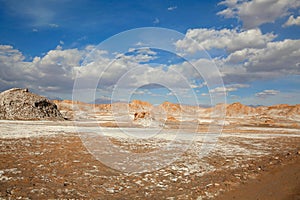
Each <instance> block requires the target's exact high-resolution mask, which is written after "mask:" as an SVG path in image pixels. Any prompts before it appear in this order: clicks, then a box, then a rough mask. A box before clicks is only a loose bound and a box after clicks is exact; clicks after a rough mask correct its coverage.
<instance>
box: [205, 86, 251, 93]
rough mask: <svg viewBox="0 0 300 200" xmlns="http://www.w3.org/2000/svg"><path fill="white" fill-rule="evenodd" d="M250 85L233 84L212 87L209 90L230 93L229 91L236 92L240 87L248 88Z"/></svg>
mask: <svg viewBox="0 0 300 200" xmlns="http://www.w3.org/2000/svg"><path fill="white" fill-rule="evenodd" d="M247 87H249V85H248V84H231V85H227V86H224V87H216V88H214V89H211V90H210V91H209V92H211V93H223V92H225V93H229V92H234V91H237V90H238V89H240V88H247Z"/></svg>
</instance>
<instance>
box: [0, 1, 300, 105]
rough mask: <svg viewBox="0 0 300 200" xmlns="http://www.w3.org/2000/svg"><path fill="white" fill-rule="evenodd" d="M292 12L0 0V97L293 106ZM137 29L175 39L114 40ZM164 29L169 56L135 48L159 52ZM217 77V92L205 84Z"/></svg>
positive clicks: (295, 13)
mask: <svg viewBox="0 0 300 200" xmlns="http://www.w3.org/2000/svg"><path fill="white" fill-rule="evenodd" d="M299 8H300V3H299V1H297V0H289V1H285V0H280V1H278V0H250V1H248V0H247V1H246V0H225V1H222V0H218V1H214V0H213V1H176V0H169V1H150V0H146V1H138V0H136V1H135V0H133V1H95V0H94V1H92V0H87V1H86V0H74V1H71V0H60V1H58V0H42V1H39V0H28V1H23V0H0V90H1V91H3V90H5V89H9V88H11V87H28V88H30V90H32V91H34V92H37V93H39V94H41V95H45V96H48V97H51V98H62V99H71V98H72V95H73V97H74V88H75V89H78V88H80V89H81V90H80V94H79V93H76V94H77V96H76V95H75V96H76V98H78V100H82V101H86V102H90V101H93V99H94V98H96V99H98V102H107V101H110V100H111V99H112V97H114V99H113V100H114V101H128V100H131V99H133V98H138V99H142V100H148V101H150V102H152V103H154V104H159V103H161V102H163V101H166V100H167V101H173V102H178V101H179V102H182V103H186V104H195V103H198V104H201V105H207V104H210V103H211V102H212V101H213V102H215V103H217V102H219V101H220V102H222V101H223V96H225V97H226V101H227V102H228V103H232V102H236V101H240V102H242V103H244V104H252V105H257V104H259V105H261V104H262V105H271V104H279V103H288V104H298V103H299V99H300V79H299V75H300V50H299V47H300V11H299ZM142 27H154V28H166V29H171V30H174V31H177V32H178V34H177V33H174V34H173V33H172V32H168V31H166V32H165V31H164V30H163V29H162V30H161V31H160V32H157V29H154V30H156V31H153V32H151V33H149V32H148V33H145V34H142V33H141V32H135V31H133V32H130V34H131V35H129V34H123V38H122V39H120V37H122V34H121V35H120V34H119V33H122V32H124V31H128V30H131V29H136V28H142ZM147 30H149V29H147ZM164 32H165V33H168V34H169V35H170V36H169V37H166V38H169V39H172V41H171V40H170V41H168V42H169V44H170V45H173V48H172V52H166V51H162V50H159V49H155V48H152V46H149V45H148V46H147V45H146V44H143V43H142V41H143V40H145V41H148V40H147V39H149V38H150V39H149V41H152V40H153V41H154V40H156V42H157V44H159V43H158V42H159V41H160V40H162V41H161V44H159V45H163V42H165V41H164V40H163V38H164V35H163V34H164ZM116 34H119V36H115V35H116ZM113 36H115V37H113ZM111 37H113V39H109V38H111ZM171 37H173V38H171ZM129 41H130V42H134V43H132V46H131V48H127V47H129V46H130V45H127V42H128V43H129ZM104 43H105V45H104ZM126 48H127V49H126ZM124 49H125V50H124ZM169 50H170V49H169ZM126 51H127V52H126ZM90 55H93V56H92V57H89V56H90ZM87 58H89V59H87ZM91 58H92V59H91ZM112 62H113V64H112V65H110V67H107V66H109V63H112ZM212 65H214V66H215V67H217V69H218V71H219V72H220V74H218V73H217V72H214V71H211V70H212V69H213V68H214V67H213V66H212ZM193 66H195V67H196V68H197V67H198V69H200V71H201V70H202V72H201V73H200V74H197V72H196V71H197V70H196V71H195V70H194V71H193ZM136 69H137V70H136ZM208 71H210V72H208ZM203 75H204V76H203ZM217 75H218V76H219V77H217V78H216V77H215V76H217ZM122 77H123V78H122ZM124 77H125V78H124ZM220 77H221V78H222V82H223V83H224V87H223V86H222V85H220V82H218V83H214V81H213V80H217V79H218V78H220ZM77 79H80V81H77ZM92 79H95V80H97V81H98V82H97V86H95V85H92V84H91V82H93V81H90V80H92ZM120 80H121V81H120ZM76 81H77V84H79V83H80V84H81V85H76V84H75V86H76V87H74V83H75V82H76ZM122 81H123V82H122ZM184 81H186V85H185V84H184V83H183V82H184ZM119 83H122V84H123V85H122V87H121V86H120V87H116V85H117V86H118V84H119ZM133 83H134V84H133ZM155 84H158V85H159V84H161V85H160V87H158V86H157V85H155ZM184 85H185V86H184ZM125 86H128V87H125ZM116 88H117V89H118V88H119V90H120V91H122V92H119V93H118V92H115V90H116ZM114 92H115V93H114ZM114 94H118V95H116V96H114ZM222 95H223V96H222ZM212 98H214V100H215V101H214V100H212ZM218 98H220V99H221V100H220V99H218Z"/></svg>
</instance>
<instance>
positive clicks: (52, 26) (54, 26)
mask: <svg viewBox="0 0 300 200" xmlns="http://www.w3.org/2000/svg"><path fill="white" fill-rule="evenodd" d="M49 26H50V27H51V28H58V27H59V25H58V24H49Z"/></svg>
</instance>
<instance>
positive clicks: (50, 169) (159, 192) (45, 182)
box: [0, 135, 300, 199]
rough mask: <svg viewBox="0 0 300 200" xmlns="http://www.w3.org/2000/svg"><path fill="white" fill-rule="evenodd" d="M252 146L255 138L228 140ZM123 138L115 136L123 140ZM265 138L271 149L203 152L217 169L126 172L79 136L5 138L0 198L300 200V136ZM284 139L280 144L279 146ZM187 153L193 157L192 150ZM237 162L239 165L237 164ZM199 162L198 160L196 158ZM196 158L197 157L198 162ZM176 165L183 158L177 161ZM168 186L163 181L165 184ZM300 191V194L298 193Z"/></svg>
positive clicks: (1, 153) (2, 141)
mask: <svg viewBox="0 0 300 200" xmlns="http://www.w3.org/2000/svg"><path fill="white" fill-rule="evenodd" d="M223 140H224V141H221V142H226V143H231V144H239V145H241V146H243V147H244V148H249V149H251V148H254V147H255V146H253V147H251V145H249V144H248V143H247V142H249V141H250V139H234V138H225V139H223ZM118 142H119V141H115V144H118ZM252 143H253V144H259V143H262V144H263V145H264V146H265V147H268V149H270V151H271V152H272V153H271V154H266V155H260V156H256V157H251V156H250V157H248V156H245V155H237V156H234V157H230V156H224V155H221V154H214V155H211V156H209V157H204V158H203V159H201V162H206V163H208V164H209V165H210V166H213V167H214V168H215V169H216V170H214V171H210V172H208V173H204V174H203V176H198V175H197V173H195V172H191V173H189V174H187V175H185V173H186V172H181V171H179V170H172V168H171V167H166V168H165V169H162V170H158V171H154V172H147V173H142V174H126V173H122V172H118V171H116V170H113V169H110V168H108V167H106V166H105V165H103V164H102V163H101V162H100V161H98V160H95V159H94V158H93V156H92V155H91V154H89V152H88V151H87V150H86V149H85V147H84V146H83V145H82V142H81V140H80V139H79V137H77V136H76V135H57V136H49V137H34V138H22V139H0V160H1V162H0V175H1V176H0V197H1V198H4V199H18V198H19V199H26V198H27V199H197V198H198V197H199V196H201V198H202V199H213V198H214V197H216V196H217V195H219V198H220V199H247V198H248V199H276V198H277V199H297V198H299V171H300V170H299V164H300V155H298V154H297V152H298V151H299V149H300V148H299V147H300V138H299V137H298V138H288V137H286V138H275V139H268V140H265V141H260V140H254V139H253V140H252ZM279 144H280V145H279ZM185 156H189V152H187V153H186V155H185ZM235 161H238V163H236V164H237V166H236V167H234V168H232V167H230V166H232V165H233V164H234V163H235ZM193 162H194V161H193ZM195 162H196V161H195ZM175 164H177V166H180V165H183V164H184V163H175ZM162 185H164V186H162ZM297 195H298V196H297Z"/></svg>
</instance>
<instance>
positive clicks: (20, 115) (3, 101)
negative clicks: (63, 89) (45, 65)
mask: <svg viewBox="0 0 300 200" xmlns="http://www.w3.org/2000/svg"><path fill="white" fill-rule="evenodd" d="M0 119H7V120H64V118H63V116H62V115H61V113H60V112H59V110H58V109H57V106H56V104H54V103H53V102H51V101H50V100H48V99H47V98H45V97H42V96H39V95H37V94H33V93H31V92H29V91H28V89H20V88H12V89H10V90H7V91H4V92H2V93H0Z"/></svg>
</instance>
